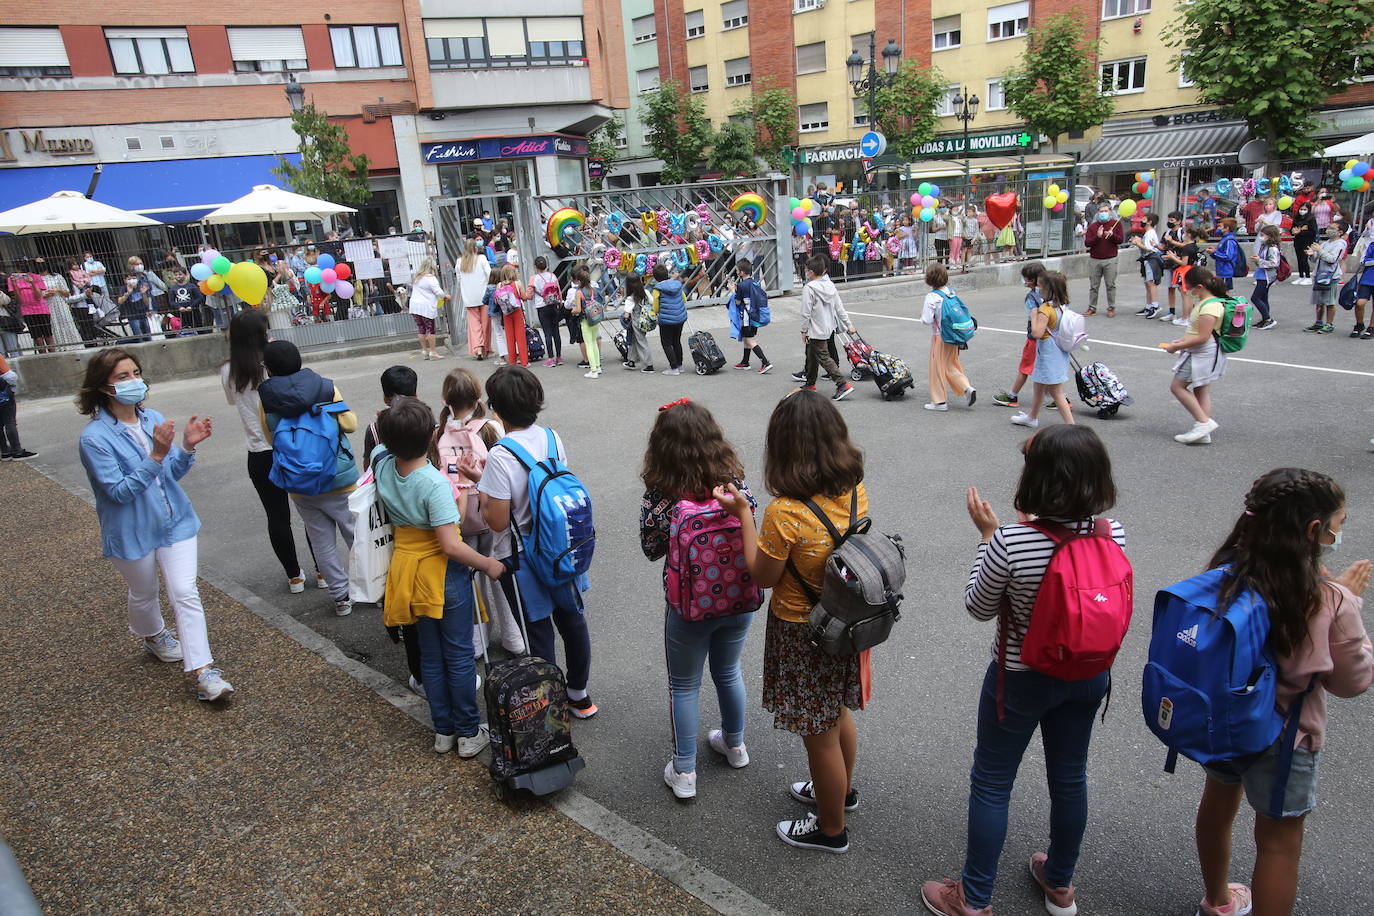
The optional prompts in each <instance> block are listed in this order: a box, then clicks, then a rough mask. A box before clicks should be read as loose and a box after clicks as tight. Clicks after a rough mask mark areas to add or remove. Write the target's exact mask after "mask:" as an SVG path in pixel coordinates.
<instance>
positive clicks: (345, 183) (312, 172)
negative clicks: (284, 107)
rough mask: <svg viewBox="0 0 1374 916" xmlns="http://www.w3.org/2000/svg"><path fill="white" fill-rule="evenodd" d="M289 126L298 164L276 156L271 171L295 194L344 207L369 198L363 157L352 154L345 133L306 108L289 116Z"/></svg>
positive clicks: (318, 112)
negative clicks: (296, 138) (294, 137)
mask: <svg viewBox="0 0 1374 916" xmlns="http://www.w3.org/2000/svg"><path fill="white" fill-rule="evenodd" d="M291 127H292V129H293V130H295V132H296V135H297V136H299V137H300V138H301V145H300V154H301V164H300V165H299V166H297V165H294V164H293V163H292V162H291V161H290V160H289V159H287V158H285V157H284V156H278V157H277V163H278V164H277V166H276V167H275V168H274V169H272V174H274V175H276V176H277V177H278V178H280V179H281V180H282V181H284V182H285V183H286V185H287V186H288V187H289V188H290V189H291V190H293V191H295V192H296V193H297V194H304V195H305V196H306V197H315V198H318V199H320V200H327V201H329V202H331V203H336V204H343V205H344V206H347V207H361V206H362V205H363V204H365V203H367V201H368V198H370V197H371V196H372V191H371V190H370V189H369V188H368V186H367V166H368V159H367V156H364V155H362V154H361V153H360V154H358V155H356V156H355V155H353V148H352V147H350V146H349V145H348V132H347V131H345V130H344V128H343V125H342V124H331V123H330V122H329V116H328V115H326V114H324V113H323V112H321V111H317V110H316V109H315V106H314V105H306V106H305V107H304V108H302V109H301V110H300V111H298V112H296V113H295V114H293V115H291Z"/></svg>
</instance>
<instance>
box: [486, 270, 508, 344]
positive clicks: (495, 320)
mask: <svg viewBox="0 0 1374 916" xmlns="http://www.w3.org/2000/svg"><path fill="white" fill-rule="evenodd" d="M500 285H501V269H500V268H499V267H493V268H492V269H491V272H490V273H488V274H487V289H486V292H485V293H483V294H482V306H483V307H484V308H485V309H486V310H487V317H489V318H490V319H491V324H492V325H493V327H499V328H500V329H501V331H500V333H493V334H492V335H491V340H492V344H493V345H494V346H495V347H496V365H498V366H504V365H506V354H507V353H508V352H509V348H508V347H507V346H506V332H505V326H504V322H505V316H504V315H502V314H501V305H500V303H499V302H498V301H497V299H496V289H497V287H499V286H500Z"/></svg>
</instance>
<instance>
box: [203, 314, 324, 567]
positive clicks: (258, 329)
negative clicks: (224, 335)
mask: <svg viewBox="0 0 1374 916" xmlns="http://www.w3.org/2000/svg"><path fill="white" fill-rule="evenodd" d="M265 346H267V314H266V313H265V312H261V311H259V310H258V309H249V310H247V311H244V312H239V313H238V314H237V315H235V316H234V318H233V320H232V321H230V322H229V361H228V362H226V363H225V364H224V365H222V366H220V370H219V380H220V384H221V385H223V386H224V399H225V400H226V401H228V402H229V403H230V404H231V405H232V406H233V407H234V408H235V409H237V410H238V413H239V420H240V421H241V422H242V423H243V434H244V436H245V437H246V438H247V439H248V479H249V480H251V481H253V487H254V489H256V490H257V491H258V499H259V500H261V501H262V508H263V511H264V512H266V513H267V536H268V538H269V539H270V540H271V542H272V551H273V552H274V553H276V555H277V560H278V561H279V562H280V563H281V568H282V571H283V572H285V573H286V582H287V586H288V587H289V588H290V589H291V591H292V592H293V593H299V592H302V591H304V590H305V573H304V572H303V571H302V570H301V565H300V563H299V562H298V561H297V559H296V536H295V534H294V533H292V531H291V500H290V498H289V497H288V496H287V495H286V491H285V490H283V489H281V488H280V487H278V486H277V485H276V484H274V483H273V482H272V481H271V480H269V479H268V476H267V475H268V474H269V473H270V472H271V470H272V446H271V445H270V444H269V443H268V442H267V439H266V437H264V436H263V432H262V422H261V420H260V419H259V412H258V385H259V383H261V382H262V380H263V379H264V378H266V377H267V373H266V370H264V369H263V367H262V349H263V347H265Z"/></svg>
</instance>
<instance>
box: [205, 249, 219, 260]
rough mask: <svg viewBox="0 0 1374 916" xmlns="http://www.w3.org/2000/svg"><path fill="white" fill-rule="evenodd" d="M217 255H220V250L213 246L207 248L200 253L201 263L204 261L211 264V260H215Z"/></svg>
mask: <svg viewBox="0 0 1374 916" xmlns="http://www.w3.org/2000/svg"><path fill="white" fill-rule="evenodd" d="M217 257H219V252H218V251H216V250H215V249H213V248H207V249H205V250H204V251H202V252H201V253H200V263H202V264H209V263H210V262H211V261H213V260H214V259H215V258H217Z"/></svg>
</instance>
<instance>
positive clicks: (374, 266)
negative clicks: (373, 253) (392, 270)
mask: <svg viewBox="0 0 1374 916" xmlns="http://www.w3.org/2000/svg"><path fill="white" fill-rule="evenodd" d="M353 276H355V277H357V278H358V279H359V280H377V279H380V278H381V277H384V276H386V270H385V269H384V265H383V262H382V259H381V258H359V259H358V260H356V261H354V262H353Z"/></svg>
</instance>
